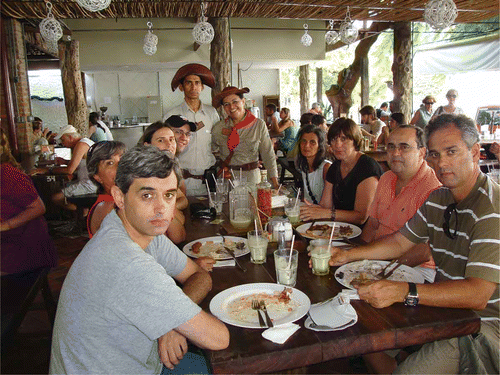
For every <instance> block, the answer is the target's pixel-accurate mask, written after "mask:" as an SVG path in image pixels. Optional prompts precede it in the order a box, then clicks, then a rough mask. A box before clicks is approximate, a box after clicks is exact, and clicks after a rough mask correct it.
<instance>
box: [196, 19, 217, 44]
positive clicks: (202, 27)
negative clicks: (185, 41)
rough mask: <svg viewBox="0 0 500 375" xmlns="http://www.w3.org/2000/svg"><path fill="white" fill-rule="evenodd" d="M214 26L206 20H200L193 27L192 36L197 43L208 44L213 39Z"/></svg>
mask: <svg viewBox="0 0 500 375" xmlns="http://www.w3.org/2000/svg"><path fill="white" fill-rule="evenodd" d="M203 18H204V17H203ZM214 35H215V32H214V28H213V26H212V25H211V24H210V23H209V22H206V21H200V22H198V23H197V24H196V25H194V27H193V38H194V41H195V42H196V43H198V44H210V43H212V40H214Z"/></svg>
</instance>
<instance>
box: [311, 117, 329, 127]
mask: <svg viewBox="0 0 500 375" xmlns="http://www.w3.org/2000/svg"><path fill="white" fill-rule="evenodd" d="M325 121H326V118H325V116H323V115H313V117H312V119H311V123H312V124H313V125H321V124H323V123H324V122H325Z"/></svg>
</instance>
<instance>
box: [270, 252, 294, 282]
mask: <svg viewBox="0 0 500 375" xmlns="http://www.w3.org/2000/svg"><path fill="white" fill-rule="evenodd" d="M298 259H299V252H298V251H297V250H292V252H291V260H290V249H282V250H276V251H275V252H274V266H275V268H276V282H277V283H278V284H281V285H285V286H289V287H293V286H295V284H296V283H297V265H298Z"/></svg>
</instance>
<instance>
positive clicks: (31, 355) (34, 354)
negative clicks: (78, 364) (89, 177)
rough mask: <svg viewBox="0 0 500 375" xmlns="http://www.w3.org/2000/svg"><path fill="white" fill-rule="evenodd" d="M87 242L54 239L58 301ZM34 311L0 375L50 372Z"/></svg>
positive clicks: (324, 366)
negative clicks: (70, 270)
mask: <svg viewBox="0 0 500 375" xmlns="http://www.w3.org/2000/svg"><path fill="white" fill-rule="evenodd" d="M87 241H88V238H87V237H84V236H81V237H75V236H72V237H61V236H59V235H55V236H54V242H55V244H56V247H57V251H58V254H59V265H58V267H57V268H56V269H54V270H52V272H51V273H50V274H49V284H50V288H51V291H52V294H53V295H54V298H56V299H57V298H58V296H59V293H60V291H61V287H62V283H63V281H64V278H65V277H66V274H67V272H68V270H69V268H70V267H71V264H72V263H73V261H74V260H75V258H76V257H77V255H78V254H79V253H80V251H81V249H82V248H83V247H84V246H85V244H86V243H87ZM33 307H34V310H33V311H30V312H28V314H27V316H26V318H25V319H24V321H23V323H22V325H21V327H20V329H19V331H18V333H17V335H16V337H15V339H14V343H13V346H12V347H11V348H10V349H9V350H7V351H6V353H2V358H1V373H2V374H47V373H48V369H49V358H50V344H51V336H52V328H51V326H50V324H49V320H48V317H47V313H46V311H45V310H44V309H43V300H42V298H41V296H38V297H37V298H36V299H35V302H34V306H33ZM287 373H290V374H327V373H329V374H362V373H366V368H365V367H364V366H363V364H362V361H360V360H354V361H352V360H348V359H345V360H337V361H330V362H326V363H321V364H318V365H314V366H309V367H307V368H302V369H296V370H292V371H288V372H287Z"/></svg>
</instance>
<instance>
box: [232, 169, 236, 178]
mask: <svg viewBox="0 0 500 375" xmlns="http://www.w3.org/2000/svg"><path fill="white" fill-rule="evenodd" d="M231 174H232V175H233V180H236V176H235V175H234V172H233V170H232V169H231Z"/></svg>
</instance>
